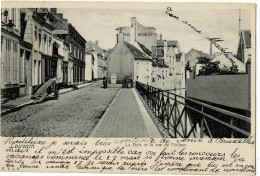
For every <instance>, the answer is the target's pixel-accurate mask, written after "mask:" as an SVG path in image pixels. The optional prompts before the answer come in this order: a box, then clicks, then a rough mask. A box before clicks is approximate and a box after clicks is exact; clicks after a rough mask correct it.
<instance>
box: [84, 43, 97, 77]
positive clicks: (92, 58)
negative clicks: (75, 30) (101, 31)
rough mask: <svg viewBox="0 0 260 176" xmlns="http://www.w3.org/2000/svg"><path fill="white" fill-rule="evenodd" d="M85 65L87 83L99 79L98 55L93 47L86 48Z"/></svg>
mask: <svg viewBox="0 0 260 176" xmlns="http://www.w3.org/2000/svg"><path fill="white" fill-rule="evenodd" d="M85 53H86V55H85V63H86V71H85V81H95V80H97V78H98V75H97V70H98V63H97V53H96V52H95V49H94V48H92V47H86V51H85Z"/></svg>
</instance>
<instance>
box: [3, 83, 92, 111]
mask: <svg viewBox="0 0 260 176" xmlns="http://www.w3.org/2000/svg"><path fill="white" fill-rule="evenodd" d="M89 85H92V83H85V84H81V85H78V86H77V87H78V88H79V89H80V88H83V87H86V86H89ZM73 90H74V88H66V89H60V90H59V94H64V93H67V92H70V91H73ZM53 95H54V94H53V93H52V94H50V95H49V96H53ZM31 96H32V95H26V96H23V97H20V98H16V99H14V100H9V101H8V102H7V103H4V104H1V107H2V108H1V114H2V113H7V112H9V111H10V112H11V111H13V110H16V108H21V107H23V106H26V105H28V104H30V103H31Z"/></svg>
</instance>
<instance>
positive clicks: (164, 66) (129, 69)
mask: <svg viewBox="0 0 260 176" xmlns="http://www.w3.org/2000/svg"><path fill="white" fill-rule="evenodd" d="M117 30H118V34H117V42H118V43H117V44H116V46H115V47H114V49H113V50H112V52H111V53H110V54H109V55H108V77H109V79H111V82H112V83H116V82H120V81H121V80H122V79H123V78H124V76H131V77H132V79H133V80H134V81H139V82H142V83H145V84H148V85H152V86H154V87H157V88H160V89H164V90H165V89H181V88H184V87H185V74H184V73H185V72H184V68H185V59H184V54H183V53H182V52H180V46H179V42H178V41H176V40H162V35H160V39H159V40H157V33H156V29H155V28H154V27H145V26H143V25H141V24H140V23H138V22H137V20H136V18H135V17H132V18H131V26H130V27H119V28H117ZM129 51H130V54H129Z"/></svg>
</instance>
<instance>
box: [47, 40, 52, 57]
mask: <svg viewBox="0 0 260 176" xmlns="http://www.w3.org/2000/svg"><path fill="white" fill-rule="evenodd" d="M51 41H52V38H51V37H49V47H48V50H49V53H48V54H51Z"/></svg>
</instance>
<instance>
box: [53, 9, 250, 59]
mask: <svg viewBox="0 0 260 176" xmlns="http://www.w3.org/2000/svg"><path fill="white" fill-rule="evenodd" d="M57 12H58V13H63V18H66V19H68V20H69V22H70V23H72V25H73V26H74V27H75V28H76V29H77V30H78V32H79V33H80V34H81V35H82V36H83V37H84V38H85V39H86V40H87V41H89V40H91V41H93V42H95V41H96V40H98V43H99V46H100V47H101V48H103V49H109V48H113V47H114V46H115V44H116V33H117V31H116V30H115V29H116V28H117V27H120V26H130V24H131V17H136V18H137V21H138V22H139V23H141V24H142V25H144V26H152V27H155V28H156V31H157V34H158V35H160V34H162V36H163V39H164V40H178V41H179V44H180V49H181V51H182V52H185V53H186V52H188V51H189V50H190V49H192V48H194V49H197V50H201V51H203V52H206V53H209V41H208V40H207V39H205V37H217V38H221V39H222V40H224V41H223V42H220V43H219V44H220V45H221V47H223V48H229V49H228V51H230V52H233V53H234V54H236V53H237V47H238V40H239V36H238V33H239V32H238V31H239V22H238V21H239V20H238V19H239V10H238V9H234V10H230V9H228V10H225V9H218V10H207V9H203V10H201V9H194V10H192V9H186V10H185V9H178V10H173V11H172V12H171V13H172V14H174V15H175V16H178V17H179V20H176V19H173V18H171V17H169V16H168V15H167V14H166V13H165V12H166V9H165V10H162V9H68V8H66V9H58V10H57ZM182 20H185V21H187V22H189V23H190V24H191V25H193V26H194V27H196V28H197V29H199V30H201V34H198V33H197V32H195V31H194V30H192V29H191V28H190V27H188V26H187V25H186V24H184V23H182V22H181V21H182ZM250 26H251V22H250V12H249V11H247V10H241V29H250ZM214 52H219V50H218V49H216V48H215V47H213V53H214Z"/></svg>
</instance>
